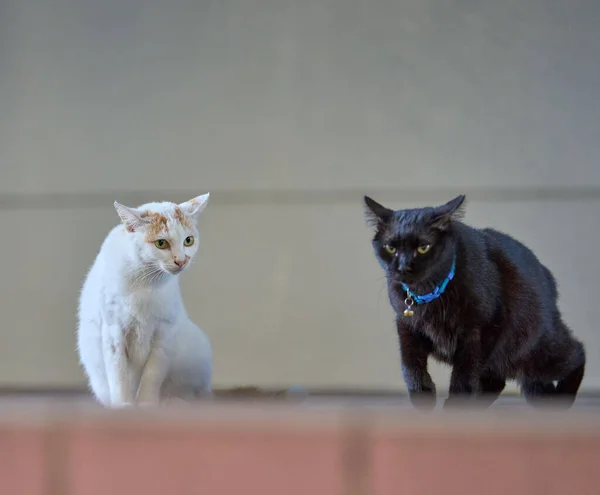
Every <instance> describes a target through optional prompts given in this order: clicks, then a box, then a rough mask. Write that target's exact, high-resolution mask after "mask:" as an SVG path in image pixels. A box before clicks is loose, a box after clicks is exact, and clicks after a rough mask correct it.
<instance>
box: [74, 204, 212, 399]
mask: <svg viewBox="0 0 600 495" xmlns="http://www.w3.org/2000/svg"><path fill="white" fill-rule="evenodd" d="M208 197H209V195H208V194H205V195H202V196H198V197H197V198H194V199H193V200H190V201H188V202H186V203H182V204H180V205H178V206H179V208H180V210H181V211H182V212H183V213H184V214H185V216H186V218H187V219H189V220H190V223H191V226H188V227H186V226H185V225H184V224H182V223H180V222H179V221H178V220H177V218H176V211H177V210H176V209H177V205H175V204H173V203H148V204H145V205H142V206H140V207H138V208H128V207H126V206H123V205H120V204H119V203H115V208H116V210H117V213H118V214H119V216H120V217H121V220H122V223H121V225H118V226H117V227H115V228H113V229H112V230H111V231H110V233H109V234H108V236H107V237H106V239H105V240H104V243H103V244H102V247H101V248H100V252H99V253H98V256H97V257H96V260H95V261H94V264H93V265H92V267H91V269H90V271H89V273H88V275H87V277H86V280H85V282H84V284H83V288H82V291H81V297H80V301H79V329H78V350H79V358H80V361H81V364H82V365H83V368H84V370H85V372H86V374H87V376H88V380H89V384H90V387H91V389H92V391H93V393H94V395H95V396H96V398H97V399H98V401H99V402H100V403H102V404H103V405H105V406H107V407H122V406H126V405H134V404H140V405H156V404H158V403H159V402H160V401H161V400H162V399H169V398H183V399H185V398H192V397H195V396H197V395H200V394H210V392H211V381H212V349H211V345H210V342H209V339H208V337H207V336H206V334H205V333H204V332H202V330H200V328H198V327H197V326H196V325H195V324H194V323H193V322H192V321H191V320H190V319H189V317H188V315H187V313H186V310H185V308H184V305H183V301H182V299H181V294H180V291H179V274H180V273H181V271H183V270H184V269H185V268H187V267H188V266H189V264H190V262H191V260H192V259H193V258H194V255H195V254H196V250H197V249H198V230H197V227H196V221H197V217H198V215H199V213H200V212H201V211H202V210H203V209H204V207H205V206H206V204H207V202H208ZM145 212H146V215H145V214H144V213H145ZM148 212H149V213H160V214H162V215H163V216H164V217H165V218H167V226H168V227H167V231H166V232H161V233H160V235H158V236H156V239H155V238H151V239H147V238H146V235H147V234H148V233H149V232H150V228H149V227H150V217H149V216H148V215H147V213H148ZM184 223H185V222H184ZM187 236H194V239H195V241H194V243H193V245H192V246H184V239H185V238H186V237H187ZM157 239H165V240H167V241H168V242H169V245H170V246H169V247H168V248H167V249H163V250H161V249H158V248H157V247H156V246H155V245H154V241H155V240H157ZM175 261H178V262H179V263H185V262H187V263H186V264H185V265H184V266H183V267H182V268H180V267H179V266H178V265H177V264H176V263H175Z"/></svg>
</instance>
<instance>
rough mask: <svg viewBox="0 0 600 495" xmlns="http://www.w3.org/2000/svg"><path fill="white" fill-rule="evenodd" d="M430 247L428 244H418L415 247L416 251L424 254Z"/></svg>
mask: <svg viewBox="0 0 600 495" xmlns="http://www.w3.org/2000/svg"><path fill="white" fill-rule="evenodd" d="M430 249H431V246H430V245H429V244H425V245H424V246H419V247H418V248H417V253H419V254H426V253H427V252H428V251H429V250H430Z"/></svg>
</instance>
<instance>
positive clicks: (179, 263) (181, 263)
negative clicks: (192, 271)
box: [173, 258, 185, 268]
mask: <svg viewBox="0 0 600 495" xmlns="http://www.w3.org/2000/svg"><path fill="white" fill-rule="evenodd" d="M173 263H175V264H176V265H177V266H178V267H179V268H183V265H185V259H179V258H174V259H173Z"/></svg>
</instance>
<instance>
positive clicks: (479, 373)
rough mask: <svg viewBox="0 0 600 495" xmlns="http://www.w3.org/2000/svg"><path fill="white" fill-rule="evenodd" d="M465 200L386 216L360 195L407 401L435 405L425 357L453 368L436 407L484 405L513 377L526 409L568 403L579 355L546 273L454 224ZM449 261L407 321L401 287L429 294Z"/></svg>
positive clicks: (517, 251) (507, 247) (494, 240)
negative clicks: (429, 297) (392, 316)
mask: <svg viewBox="0 0 600 495" xmlns="http://www.w3.org/2000/svg"><path fill="white" fill-rule="evenodd" d="M464 200H465V197H464V196H458V197H457V198H455V199H453V200H452V201H450V202H449V203H446V204H445V205H442V206H438V207H427V208H419V209H411V210H398V211H393V210H390V209H388V208H385V207H384V206H382V205H380V204H379V203H377V202H375V201H374V200H372V199H371V198H369V197H367V196H365V204H366V206H367V209H366V214H367V220H368V221H369V223H370V224H371V225H373V226H374V227H375V230H376V232H375V236H374V238H373V248H374V250H375V255H376V256H377V259H378V260H379V263H380V264H381V266H382V267H383V269H384V270H385V272H386V278H387V284H388V295H389V298H390V303H391V304H392V307H393V308H394V310H395V311H396V315H397V317H396V322H397V330H398V336H399V339H400V354H401V359H402V371H403V375H404V380H405V381H406V385H407V387H408V391H409V394H410V397H411V400H412V402H413V404H414V405H415V406H417V407H422V408H425V409H430V408H433V407H434V405H435V402H436V395H435V394H436V393H435V384H434V383H433V381H432V380H431V376H430V375H429V373H428V371H427V358H428V357H429V355H432V356H433V357H434V358H436V359H437V360H439V361H442V362H445V363H448V364H450V365H451V366H452V374H451V378H450V391H449V397H448V399H447V401H446V403H445V406H451V405H454V404H457V403H459V402H460V399H463V400H464V399H469V400H472V399H478V400H477V401H476V403H477V404H480V405H484V406H487V405H490V404H491V403H492V402H494V401H495V400H496V398H497V397H498V396H499V395H500V393H501V392H502V390H503V389H504V386H505V383H506V380H508V379H515V380H517V381H518V382H519V384H520V386H521V391H522V393H523V395H524V396H525V397H526V399H527V400H528V401H529V402H531V403H532V404H536V405H537V404H540V403H542V404H543V403H548V402H549V401H550V403H551V404H556V405H562V406H566V407H570V406H571V405H572V403H573V401H574V400H575V396H576V395H577V391H578V389H579V386H580V384H581V380H582V379H583V374H584V369H585V350H584V347H583V344H582V343H581V342H579V341H578V340H576V339H575V338H574V337H573V336H572V335H571V331H570V330H569V328H568V327H567V325H565V323H564V322H563V321H562V318H561V314H560V311H559V310H558V307H557V297H558V293H557V288H556V282H555V280H554V277H553V276H552V273H551V272H550V270H548V269H547V268H546V267H545V266H544V265H542V264H541V263H540V261H539V260H538V259H537V257H536V256H535V255H534V254H533V252H532V251H531V250H530V249H528V248H527V247H526V246H524V245H523V244H521V243H520V242H518V241H516V240H515V239H513V238H512V237H510V236H508V235H506V234H503V233H501V232H498V231H496V230H493V229H475V228H472V227H469V226H468V225H465V224H464V223H462V222H461V221H459V220H458V218H459V217H460V215H461V213H462V207H463V206H464ZM386 245H387V246H391V248H389V249H390V250H391V251H394V250H395V252H394V253H393V254H390V253H389V252H388V251H386V249H385V246H386ZM425 245H429V246H430V249H429V251H428V252H426V253H425V254H419V253H418V252H417V247H419V246H425ZM454 255H456V275H455V277H454V279H453V280H452V281H451V282H450V283H449V284H448V286H447V288H446V291H445V292H444V293H443V294H442V295H441V296H440V297H439V298H437V299H435V300H433V301H431V302H429V303H425V304H421V305H414V306H413V308H412V309H413V310H414V316H412V317H407V316H404V314H403V313H404V310H405V309H406V306H405V304H404V300H405V298H406V293H405V292H404V289H403V288H402V285H401V282H405V283H406V284H408V286H409V288H410V289H411V291H412V292H413V293H415V294H417V295H419V294H426V293H429V292H431V291H432V290H433V289H434V288H435V287H436V286H437V285H438V284H439V283H440V282H441V281H442V280H443V279H444V278H445V277H446V276H447V274H448V272H449V270H450V267H451V265H452V259H453V256H454ZM554 382H557V383H556V384H555V383H554Z"/></svg>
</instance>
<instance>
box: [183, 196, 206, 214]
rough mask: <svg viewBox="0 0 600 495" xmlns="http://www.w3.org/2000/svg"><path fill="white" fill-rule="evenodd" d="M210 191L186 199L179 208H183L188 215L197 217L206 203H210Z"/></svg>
mask: <svg viewBox="0 0 600 495" xmlns="http://www.w3.org/2000/svg"><path fill="white" fill-rule="evenodd" d="M209 196H210V193H206V194H202V195H201V196H196V197H195V198H192V199H190V200H189V201H186V202H185V203H181V204H180V205H179V208H181V209H182V210H183V211H184V212H185V213H186V214H187V215H189V216H191V217H192V218H196V217H197V216H198V215H199V214H200V212H201V211H202V210H204V208H206V205H207V204H208V198H209Z"/></svg>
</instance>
